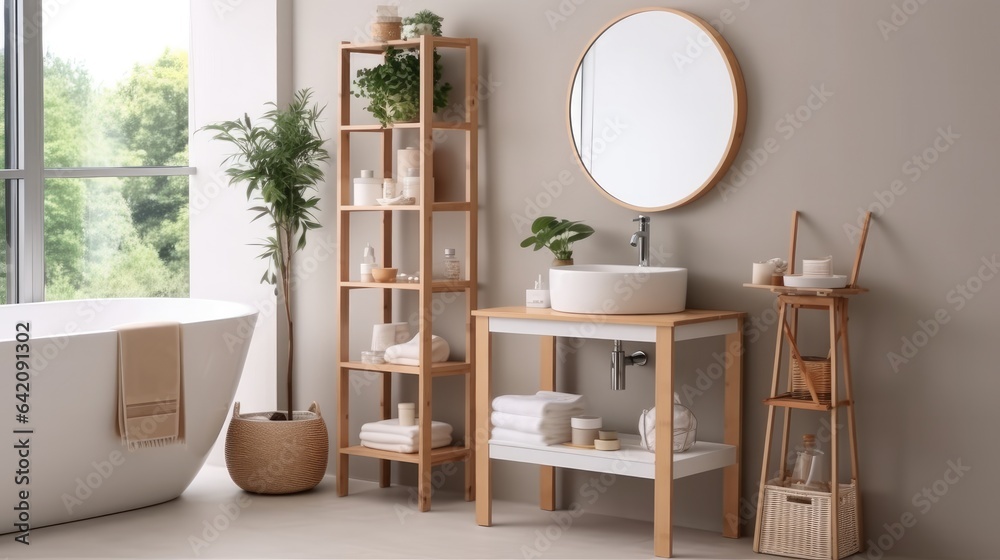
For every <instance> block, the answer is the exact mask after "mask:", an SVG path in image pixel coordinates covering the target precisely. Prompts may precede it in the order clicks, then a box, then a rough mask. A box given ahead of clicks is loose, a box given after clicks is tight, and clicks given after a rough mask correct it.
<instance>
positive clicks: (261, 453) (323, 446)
mask: <svg viewBox="0 0 1000 560" xmlns="http://www.w3.org/2000/svg"><path fill="white" fill-rule="evenodd" d="M272 414H274V413H273V412H256V413H248V414H240V403H236V404H235V405H234V406H233V419H232V421H231V422H230V423H229V431H228V432H226V468H227V469H228V470H229V476H230V477H232V479H233V482H235V483H236V485H237V486H239V487H240V488H242V489H244V490H246V491H247V492H254V493H256V494H292V493H295V492H302V491H304V490H309V489H311V488H313V487H314V486H316V485H317V484H319V482H320V481H321V480H323V475H325V474H326V465H327V461H328V459H329V455H330V443H329V439H328V438H327V432H326V423H324V422H323V416H322V415H321V414H320V412H319V406H318V405H317V404H316V403H315V402H314V403H312V406H310V407H309V410H308V411H299V410H296V411H295V412H293V413H292V418H293V419H292V420H291V421H287V420H271V419H270V418H271V415H272Z"/></svg>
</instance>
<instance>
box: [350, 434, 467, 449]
mask: <svg viewBox="0 0 1000 560" xmlns="http://www.w3.org/2000/svg"><path fill="white" fill-rule="evenodd" d="M450 443H451V436H448V438H447V439H440V440H439V439H433V438H432V439H431V448H432V449H437V448H438V447H444V446H446V445H448V444H450ZM361 445H363V446H365V447H369V448H371V449H380V450H382V451H394V452H396V453H417V452H418V451H419V449H417V446H416V445H401V444H398V443H378V442H376V441H367V440H361Z"/></svg>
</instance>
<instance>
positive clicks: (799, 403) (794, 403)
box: [764, 393, 851, 412]
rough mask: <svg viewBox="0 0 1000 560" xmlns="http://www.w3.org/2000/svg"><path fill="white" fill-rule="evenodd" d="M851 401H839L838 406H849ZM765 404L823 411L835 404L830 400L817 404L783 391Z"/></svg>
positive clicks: (766, 400) (768, 399)
mask: <svg viewBox="0 0 1000 560" xmlns="http://www.w3.org/2000/svg"><path fill="white" fill-rule="evenodd" d="M850 403H851V401H847V400H844V401H840V402H838V403H837V405H836V406H847V405H849V404H850ZM764 404H766V405H770V406H783V407H786V408H798V409H801V410H818V411H821V412H827V411H829V410H831V409H833V406H834V405H832V404H830V403H828V402H821V403H819V404H816V403H815V402H813V401H811V400H806V399H800V398H796V397H792V396H791V393H783V394H781V395H778V396H777V397H771V398H767V399H764Z"/></svg>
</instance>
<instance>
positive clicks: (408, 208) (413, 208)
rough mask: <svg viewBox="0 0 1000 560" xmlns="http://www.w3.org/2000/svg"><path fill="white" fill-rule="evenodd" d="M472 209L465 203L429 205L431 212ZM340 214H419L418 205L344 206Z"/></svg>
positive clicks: (460, 201)
mask: <svg viewBox="0 0 1000 560" xmlns="http://www.w3.org/2000/svg"><path fill="white" fill-rule="evenodd" d="M471 209H472V204H470V203H469V202H467V201H462V200H459V201H455V202H435V203H433V204H431V211H433V212H467V211H469V210H471ZM340 211H341V212H394V211H403V212H419V211H420V205H419V204H408V205H397V206H353V205H344V206H341V207H340Z"/></svg>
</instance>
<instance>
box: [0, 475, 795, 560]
mask: <svg viewBox="0 0 1000 560" xmlns="http://www.w3.org/2000/svg"><path fill="white" fill-rule="evenodd" d="M333 483H334V480H333V478H332V477H327V479H326V480H324V481H323V482H322V483H321V484H320V486H319V487H317V488H316V490H313V491H312V492H308V493H305V494H299V495H295V496H259V495H253V494H247V493H244V492H242V491H241V490H240V489H239V488H237V487H236V485H235V484H233V483H232V481H230V480H229V475H228V473H227V472H226V470H225V469H224V468H221V467H205V468H204V469H202V471H201V473H200V474H199V475H198V477H197V478H195V480H194V482H193V483H192V484H191V486H190V487H189V488H188V489H187V491H185V492H184V494H183V495H182V496H181V497H180V498H178V499H176V500H173V501H171V502H168V503H166V504H161V505H158V506H152V507H148V508H144V509H140V510H135V511H131V512H126V513H120V514H117V515H110V516H106V517H101V518H97V519H90V520H86V521H79V522H76V523H68V524H65V525H59V526H55V527H46V528H42V529H33V530H32V531H31V536H30V538H31V544H30V545H29V546H24V545H21V544H18V543H15V542H14V540H13V536H14V535H13V534H8V535H0V558H4V557H9V558H519V559H523V558H652V550H653V541H652V524H651V523H643V522H637V521H631V520H626V519H619V518H614V517H607V516H600V515H594V514H585V515H583V516H582V517H580V518H579V519H574V520H573V522H572V525H570V526H569V527H568V528H566V529H562V528H560V527H559V525H557V524H556V523H555V522H554V519H553V517H552V515H553V514H552V513H551V512H545V511H541V510H539V509H538V508H537V507H533V506H530V505H527V504H519V503H511V502H501V501H496V502H494V506H493V521H494V526H493V527H479V526H477V525H476V522H475V513H474V506H475V504H473V503H469V502H465V501H464V500H462V498H461V496H458V495H455V494H443V493H442V494H439V495H436V496H435V497H434V503H433V509H432V511H431V512H429V513H423V514H420V513H417V512H416V510H415V509H414V508H412V507H411V505H410V504H411V503H412V502H411V501H410V500H411V493H412V490H411V489H410V488H408V487H402V486H394V487H392V488H387V489H379V488H377V487H375V486H374V485H372V484H369V483H364V482H355V481H352V489H351V494H350V496H348V497H346V498H338V497H337V495H336V492H335V491H334V487H333ZM213 525H214V527H213ZM751 540H752V539H750V538H747V537H744V538H742V539H739V540H732V539H726V538H723V537H722V536H720V535H717V534H715V533H708V532H704V531H695V530H691V529H682V528H678V529H676V530H675V537H674V554H675V557H677V558H720V559H744V558H756V559H758V560H766V559H767V558H776V557H772V556H761V555H756V554H754V553H753V552H752V551H751Z"/></svg>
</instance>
